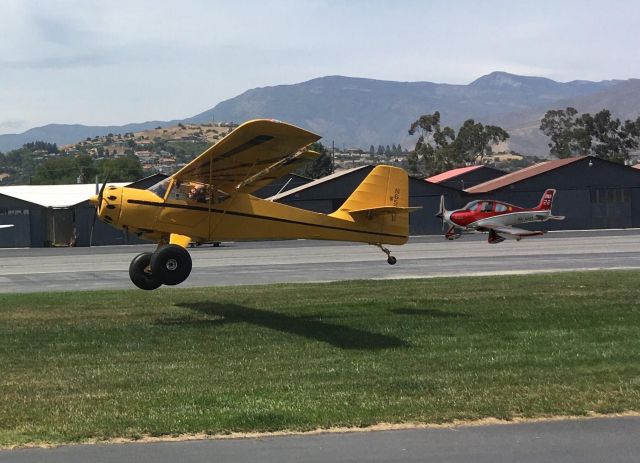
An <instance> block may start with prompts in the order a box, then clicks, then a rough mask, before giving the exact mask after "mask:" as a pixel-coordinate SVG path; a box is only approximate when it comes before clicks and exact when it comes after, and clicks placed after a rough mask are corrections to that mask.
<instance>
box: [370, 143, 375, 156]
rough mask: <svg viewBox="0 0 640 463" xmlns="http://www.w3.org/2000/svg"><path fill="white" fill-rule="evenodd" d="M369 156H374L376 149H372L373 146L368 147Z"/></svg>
mask: <svg viewBox="0 0 640 463" xmlns="http://www.w3.org/2000/svg"><path fill="white" fill-rule="evenodd" d="M369 154H370V155H371V156H373V155H375V154H376V149H375V148H374V147H373V145H371V146H370V147H369Z"/></svg>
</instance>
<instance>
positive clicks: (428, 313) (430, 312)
mask: <svg viewBox="0 0 640 463" xmlns="http://www.w3.org/2000/svg"><path fill="white" fill-rule="evenodd" d="M390 312H392V313H394V314H396V315H417V316H420V317H430V318H469V317H470V315H469V314H466V313H462V312H445V311H444V310H438V309H414V308H411V309H391V310H390Z"/></svg>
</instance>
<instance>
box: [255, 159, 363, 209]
mask: <svg viewBox="0 0 640 463" xmlns="http://www.w3.org/2000/svg"><path fill="white" fill-rule="evenodd" d="M369 168H371V166H361V167H354V168H353V169H347V170H341V171H339V172H334V173H333V174H331V175H327V176H326V177H322V178H319V179H317V180H313V181H312V182H309V183H305V184H304V185H300V186H299V187H296V188H291V189H290V190H287V191H284V192H282V193H279V194H277V195H273V196H272V197H270V198H268V199H269V200H270V201H278V200H280V199H282V198H286V197H287V196H290V195H294V194H296V193H298V192H300V191H302V190H306V189H307V188H313V187H315V186H317V185H320V184H322V183H325V182H329V181H331V180H335V179H336V178H339V177H342V176H343V175H347V174H351V173H353V172H356V171H359V170H362V169H369Z"/></svg>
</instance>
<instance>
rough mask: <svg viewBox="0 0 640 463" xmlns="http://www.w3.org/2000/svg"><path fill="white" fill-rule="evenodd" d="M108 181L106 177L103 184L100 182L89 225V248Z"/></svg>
mask: <svg viewBox="0 0 640 463" xmlns="http://www.w3.org/2000/svg"><path fill="white" fill-rule="evenodd" d="M108 181H109V176H108V175H107V176H106V177H105V178H104V182H102V186H101V187H100V192H99V193H98V201H97V202H96V211H95V213H94V214H93V223H92V224H91V231H90V232H89V247H91V246H93V229H94V227H95V226H96V220H98V217H99V216H100V209H102V198H103V197H104V189H105V188H106V186H107V182H108Z"/></svg>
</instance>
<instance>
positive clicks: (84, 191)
mask: <svg viewBox="0 0 640 463" xmlns="http://www.w3.org/2000/svg"><path fill="white" fill-rule="evenodd" d="M128 184H129V183H111V182H110V183H109V185H114V186H118V187H121V186H125V185H128ZM100 186H102V185H101V184H100V185H99V186H98V187H100ZM0 194H2V195H5V196H11V197H12V198H17V199H20V200H22V201H27V202H30V203H33V204H38V205H39V206H43V207H52V208H57V207H61V208H63V207H70V206H75V205H76V204H79V203H81V202H84V201H86V200H88V199H89V197H90V196H92V195H94V194H96V185H95V183H88V184H73V185H13V186H0Z"/></svg>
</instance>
